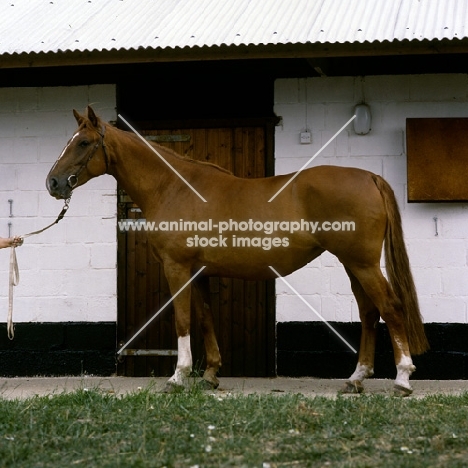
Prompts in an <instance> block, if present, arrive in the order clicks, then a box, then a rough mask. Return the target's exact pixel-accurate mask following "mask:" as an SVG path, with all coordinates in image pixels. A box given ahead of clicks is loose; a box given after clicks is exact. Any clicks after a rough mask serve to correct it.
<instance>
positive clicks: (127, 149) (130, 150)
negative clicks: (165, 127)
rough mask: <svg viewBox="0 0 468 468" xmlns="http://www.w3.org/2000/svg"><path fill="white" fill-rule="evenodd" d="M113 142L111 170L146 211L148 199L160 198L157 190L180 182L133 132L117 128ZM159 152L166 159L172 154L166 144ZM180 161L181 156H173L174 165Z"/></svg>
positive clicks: (171, 160) (171, 161)
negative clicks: (166, 148)
mask: <svg viewBox="0 0 468 468" xmlns="http://www.w3.org/2000/svg"><path fill="white" fill-rule="evenodd" d="M111 145H112V156H111V160H112V164H111V168H110V171H109V172H110V174H111V175H113V176H114V177H115V179H116V180H117V182H118V184H119V186H121V187H122V188H123V189H124V190H125V191H126V192H127V193H128V195H130V197H131V198H132V200H133V201H134V202H135V203H136V204H137V205H138V206H139V207H140V208H141V209H142V210H143V211H145V208H146V206H145V205H146V204H147V200H154V198H155V197H156V198H157V196H158V191H161V190H163V189H164V187H166V186H168V185H169V186H174V184H180V183H181V181H180V179H179V178H178V177H177V176H176V174H175V173H174V172H173V171H172V170H171V169H170V168H169V167H168V166H167V165H166V164H165V163H164V161H161V159H160V157H159V156H158V155H157V154H156V153H155V152H154V151H153V150H152V149H151V148H149V147H148V146H147V145H146V144H145V143H144V142H142V141H140V140H139V139H137V138H136V137H134V136H133V135H131V134H127V133H126V132H122V131H118V134H115V136H114V138H113V139H112V142H111ZM158 152H159V153H160V154H161V155H162V156H164V158H165V159H166V160H167V158H168V157H170V156H169V155H168V153H167V152H166V151H165V150H164V149H163V148H161V149H158ZM178 163H180V160H178V158H176V157H170V164H171V166H172V165H174V164H175V165H177V164H178ZM176 170H177V168H176Z"/></svg>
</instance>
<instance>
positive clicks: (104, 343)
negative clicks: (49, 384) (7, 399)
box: [0, 322, 116, 377]
mask: <svg viewBox="0 0 468 468" xmlns="http://www.w3.org/2000/svg"><path fill="white" fill-rule="evenodd" d="M115 350H116V324H115V323H112V322H104V323H102V322H101V323H81V322H70V323H18V324H16V325H15V338H14V339H13V340H9V339H8V337H7V330H6V325H5V324H4V323H2V324H0V376H2V377H33V376H64V375H67V376H79V375H84V374H87V375H99V376H108V375H111V374H114V373H115V372H116V361H115Z"/></svg>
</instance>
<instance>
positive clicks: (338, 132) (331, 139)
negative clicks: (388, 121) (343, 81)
mask: <svg viewBox="0 0 468 468" xmlns="http://www.w3.org/2000/svg"><path fill="white" fill-rule="evenodd" d="M355 118H356V115H353V116H352V117H351V118H350V119H349V120H348V121H347V122H346V123H345V124H344V125H343V126H342V127H341V128H340V129H339V130H338V131H337V132H336V133H335V134H334V135H333V136H332V137H331V138H330V139H329V140H328V141H327V142H326V143H325V144H324V145H323V146H322V147H321V148H320V149H319V150H318V151H317V152H316V153H315V154H314V155H313V156H312V157H311V158H310V159H309V160H308V161H307V162H306V163H305V164H304V165H303V166H302V167H301V168H300V169H299V170H298V171H297V172H296V173H295V174H294V175H293V176H292V177H291V178H290V179H289V180H288V181H287V182H286V183H285V184H284V185H283V186H282V187H281V188H280V189H279V190H278V191H277V192H276V193H275V194H274V195H273V196H272V197H271V198H270V199H269V200H268V203H270V202H271V201H273V200H274V199H275V198H276V197H277V195H279V194H280V193H281V192H282V191H283V190H284V189H285V188H286V187H287V186H288V185H289V184H290V183H291V182H292V181H293V180H294V179H295V178H296V177H297V176H298V175H299V174H300V173H301V172H302V171H303V170H304V169H305V168H306V167H307V166H308V165H309V164H310V163H311V162H312V161H313V160H314V159H315V158H316V157H317V156H318V155H319V154H320V153H321V152H322V151H323V150H324V149H325V148H326V147H327V146H328V145H329V144H330V143H331V142H332V141H333V140H334V139H335V138H336V137H337V136H338V135H339V134H340V133H341V132H342V131H343V130H344V129H345V128H346V127H347V126H348V125H349V124H350V123H351V122H352V121H353V120H354V119H355Z"/></svg>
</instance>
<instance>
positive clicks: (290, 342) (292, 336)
mask: <svg viewBox="0 0 468 468" xmlns="http://www.w3.org/2000/svg"><path fill="white" fill-rule="evenodd" d="M331 325H332V326H333V328H334V329H335V330H337V331H338V332H339V333H340V334H341V335H342V336H343V337H344V338H345V339H346V341H348V342H349V343H350V344H351V345H352V346H353V347H354V348H355V349H357V350H358V349H359V341H360V336H361V324H360V323H335V322H332V323H331ZM425 330H426V334H427V338H428V340H429V343H430V346H431V349H430V350H429V351H428V352H427V353H425V354H424V355H421V356H414V357H413V361H414V364H415V365H416V372H415V373H414V374H413V376H412V378H413V379H417V380H429V379H430V380H432V379H434V380H450V379H455V380H457V379H463V380H465V379H468V324H453V323H429V324H426V325H425ZM377 333H378V338H377V349H376V356H375V369H374V370H375V374H374V377H375V378H392V379H393V378H395V375H396V369H395V363H394V360H393V350H392V346H391V342H390V337H389V334H388V330H387V327H386V325H385V324H382V323H381V324H379V326H378V332H377ZM357 358H358V356H357V354H354V353H353V352H352V351H351V350H350V349H349V348H348V347H347V346H346V344H344V343H343V342H342V341H341V340H340V339H339V338H338V337H337V336H336V335H335V334H334V333H333V332H332V331H330V329H329V328H328V327H327V326H326V325H325V324H324V323H322V322H281V323H278V324H277V373H278V375H281V376H289V377H306V376H308V377H319V378H339V379H345V378H348V377H349V376H350V375H351V374H352V373H353V371H354V369H355V367H356V363H357Z"/></svg>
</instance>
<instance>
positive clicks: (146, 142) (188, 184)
mask: <svg viewBox="0 0 468 468" xmlns="http://www.w3.org/2000/svg"><path fill="white" fill-rule="evenodd" d="M118 117H119V118H120V119H122V120H123V121H124V122H125V124H126V125H127V126H128V128H130V130H132V132H133V133H135V135H137V136H138V137H139V138H140V139H141V141H143V143H145V145H146V146H148V148H149V149H151V150H152V151H153V152H154V153H155V154H157V155H158V156H159V158H160V159H161V160H162V161H163V162H164V163H165V164H166V165H167V166H168V167H169V169H171V170H172V171H173V172H174V173H175V174H177V175H178V176H179V178H180V179H181V180H182V181H184V182H185V184H186V185H187V186H188V187H189V188H191V189H192V191H193V192H194V193H195V194H196V195H198V196H199V197H200V198H201V199H202V200H203V201H204V202H205V203H207V201H206V200H205V199H204V198H203V197H202V196H201V195H200V194H199V193H198V192H197V190H196V189H195V188H194V187H193V186H192V185H191V184H190V183H189V182H188V181H187V180H186V179H184V177H183V176H182V175H181V174H180V173H179V172H177V171H176V170H175V169H174V167H172V166H171V165H170V164H169V163H168V162H167V161H166V160H165V159H164V158H163V157H162V156H161V154H160V153H159V152H158V150H157V149H156V148H154V147H153V146H151V145H150V144H149V143H148V141H147V140H146V139H145V138H144V137H143V136H141V135H140V134H139V133H138V132H137V131H136V130H135V129H134V128H133V127H132V126H131V125H130V124H129V123H128V122H127V121H126V120H125V119H124V118H123V117H122V116H121V115H120V114H119V115H118Z"/></svg>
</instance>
